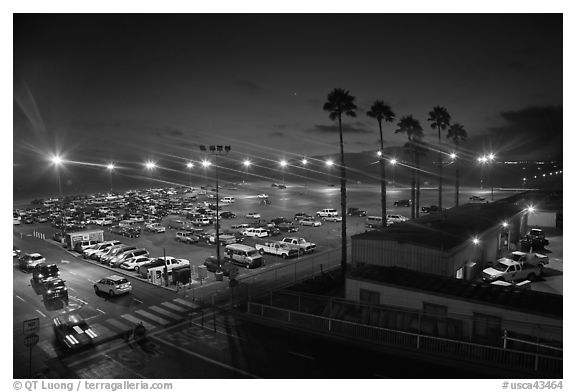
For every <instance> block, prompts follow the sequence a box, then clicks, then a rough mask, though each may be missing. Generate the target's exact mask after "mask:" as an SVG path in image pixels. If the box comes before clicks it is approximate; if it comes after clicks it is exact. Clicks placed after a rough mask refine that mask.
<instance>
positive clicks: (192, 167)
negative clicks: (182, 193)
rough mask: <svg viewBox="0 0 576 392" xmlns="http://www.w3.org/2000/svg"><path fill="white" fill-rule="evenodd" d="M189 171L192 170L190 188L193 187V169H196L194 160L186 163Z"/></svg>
mask: <svg viewBox="0 0 576 392" xmlns="http://www.w3.org/2000/svg"><path fill="white" fill-rule="evenodd" d="M186 167H187V168H188V171H189V172H190V188H192V169H194V164H193V163H192V162H188V163H187V164H186Z"/></svg>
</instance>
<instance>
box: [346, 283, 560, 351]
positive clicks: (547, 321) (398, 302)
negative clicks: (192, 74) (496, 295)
mask: <svg viewBox="0 0 576 392" xmlns="http://www.w3.org/2000/svg"><path fill="white" fill-rule="evenodd" d="M361 288H362V289H365V290H370V291H375V292H378V293H380V305H389V306H397V307H402V308H406V309H408V310H414V311H422V309H423V304H424V302H427V303H433V304H436V305H441V306H446V308H447V311H448V313H453V314H458V315H464V316H469V317H473V315H474V313H482V314H486V315H491V316H495V317H499V318H501V320H502V328H503V329H510V330H513V331H515V332H518V333H523V334H529V335H532V336H537V335H536V333H537V331H536V327H537V326H540V325H541V326H550V327H553V328H549V329H548V335H547V336H542V329H540V331H541V332H540V336H539V337H540V338H548V339H552V340H562V336H561V335H560V336H558V333H559V332H560V333H561V331H562V319H555V318H551V317H545V316H539V315H534V314H531V313H523V312H519V311H514V310H508V309H504V308H499V307H495V306H490V305H484V304H478V303H475V302H469V301H466V300H464V299H457V298H448V297H444V296H440V295H434V294H432V293H429V292H419V291H414V290H409V289H406V288H400V287H394V286H389V285H384V284H381V283H376V282H367V281H363V280H356V279H353V278H346V299H348V300H352V301H357V302H359V301H360V289H361ZM516 323H519V324H516ZM520 326H523V327H522V328H520ZM468 327H469V328H470V326H468ZM469 328H468V332H469V333H470V329H469ZM555 328H558V329H555ZM544 330H546V329H544Z"/></svg>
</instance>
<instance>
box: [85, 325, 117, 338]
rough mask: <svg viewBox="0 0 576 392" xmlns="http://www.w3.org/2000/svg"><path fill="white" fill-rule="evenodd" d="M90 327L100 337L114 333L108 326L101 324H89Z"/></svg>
mask: <svg viewBox="0 0 576 392" xmlns="http://www.w3.org/2000/svg"><path fill="white" fill-rule="evenodd" d="M90 328H92V329H93V330H94V332H95V333H96V335H97V336H98V337H99V338H100V339H102V338H107V337H110V336H114V335H115V334H116V333H115V332H114V331H112V330H111V329H109V328H106V327H105V326H103V325H102V324H91V325H90Z"/></svg>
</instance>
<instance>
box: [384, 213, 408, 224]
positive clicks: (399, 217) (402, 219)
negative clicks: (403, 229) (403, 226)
mask: <svg viewBox="0 0 576 392" xmlns="http://www.w3.org/2000/svg"><path fill="white" fill-rule="evenodd" d="M386 220H387V221H388V222H391V223H400V222H406V221H407V220H408V218H406V217H405V216H403V215H398V214H392V215H386Z"/></svg>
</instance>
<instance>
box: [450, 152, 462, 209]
mask: <svg viewBox="0 0 576 392" xmlns="http://www.w3.org/2000/svg"><path fill="white" fill-rule="evenodd" d="M457 158H458V155H456V153H455V152H453V153H451V154H450V159H451V160H452V163H456V186H455V188H456V196H455V198H456V200H455V201H456V207H458V206H459V204H460V168H459V166H458V162H456V159H457Z"/></svg>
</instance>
